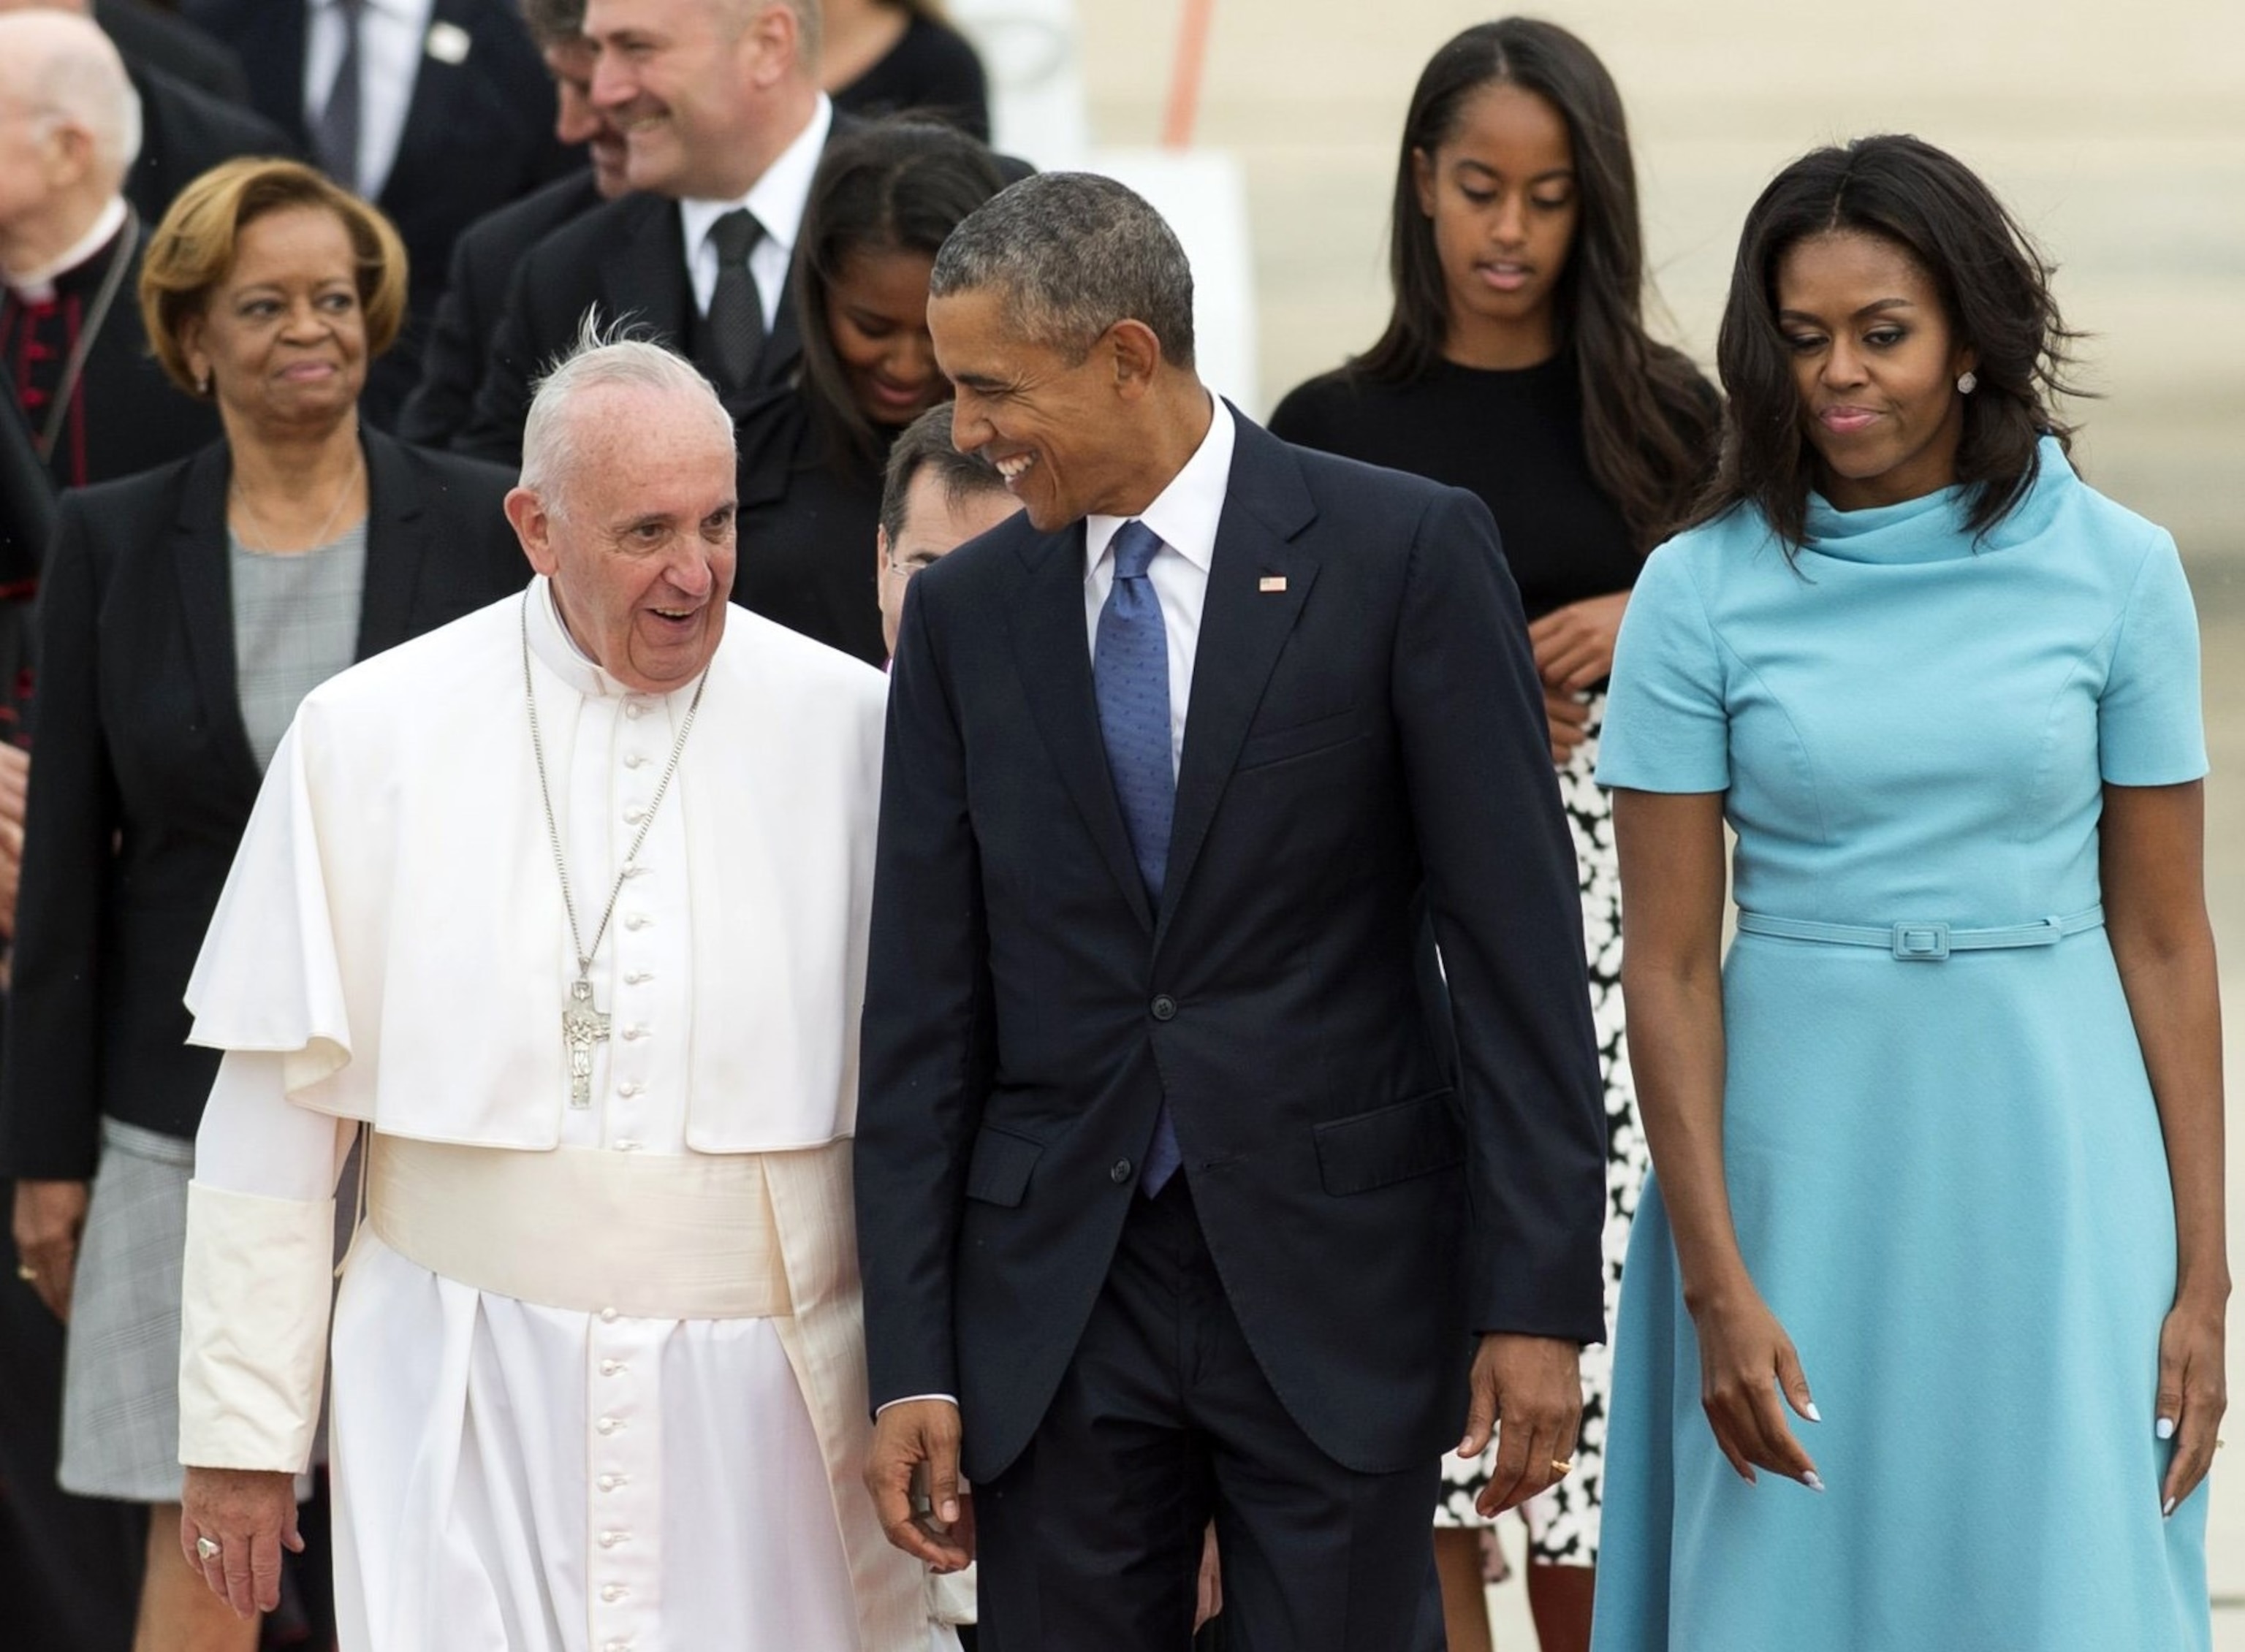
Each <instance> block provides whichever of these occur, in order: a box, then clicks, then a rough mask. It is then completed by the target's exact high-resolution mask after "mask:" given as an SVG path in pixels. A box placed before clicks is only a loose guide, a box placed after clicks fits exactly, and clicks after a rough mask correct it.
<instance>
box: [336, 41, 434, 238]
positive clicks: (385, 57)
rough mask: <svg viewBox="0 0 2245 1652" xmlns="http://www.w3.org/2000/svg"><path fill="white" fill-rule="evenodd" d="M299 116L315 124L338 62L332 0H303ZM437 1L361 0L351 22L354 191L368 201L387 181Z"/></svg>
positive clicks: (340, 48)
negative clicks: (355, 79) (354, 34)
mask: <svg viewBox="0 0 2245 1652" xmlns="http://www.w3.org/2000/svg"><path fill="white" fill-rule="evenodd" d="M306 4H307V6H308V7H309V10H310V16H309V17H308V18H307V19H306V27H305V32H304V116H305V122H306V124H307V125H316V124H317V123H316V119H315V117H316V115H317V113H318V112H319V111H321V110H322V109H324V108H326V107H327V106H328V92H329V90H330V89H331V88H332V87H333V86H334V85H335V79H336V70H338V69H340V68H341V67H342V66H343V8H342V7H341V6H339V5H337V4H336V0H306ZM436 5H437V0H366V9H365V10H364V11H363V12H362V13H360V15H359V22H358V69H359V104H358V169H359V179H358V193H360V194H362V195H363V196H365V197H366V199H367V200H374V199H376V197H377V196H379V195H380V194H381V193H382V191H383V186H384V185H385V184H387V183H388V182H389V181H390V167H391V166H393V165H395V164H396V162H397V146H398V145H399V144H400V143H401V142H403V141H404V137H405V116H406V112H408V111H409V110H410V109H411V108H412V106H413V83H414V81H415V80H416V79H417V78H419V76H420V73H421V57H422V53H423V51H424V49H425V43H426V41H427V39H428V37H429V32H430V30H429V23H430V18H431V16H432V15H433V14H434V13H435V11H436Z"/></svg>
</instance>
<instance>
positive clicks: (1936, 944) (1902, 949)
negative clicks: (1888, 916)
mask: <svg viewBox="0 0 2245 1652" xmlns="http://www.w3.org/2000/svg"><path fill="white" fill-rule="evenodd" d="M1894 955H1895V956H1896V958H1900V959H1902V962H1904V963H1905V964H1938V963H1940V962H1941V961H1942V960H1943V958H1947V957H1948V956H1949V925H1948V924H1896V925H1895V926H1894Z"/></svg>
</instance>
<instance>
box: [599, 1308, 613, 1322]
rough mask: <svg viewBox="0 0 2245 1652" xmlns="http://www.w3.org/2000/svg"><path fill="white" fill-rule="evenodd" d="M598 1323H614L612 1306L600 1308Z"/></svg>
mask: <svg viewBox="0 0 2245 1652" xmlns="http://www.w3.org/2000/svg"><path fill="white" fill-rule="evenodd" d="M600 1323H601V1324H604V1325H613V1324H615V1323H616V1310H614V1309H613V1308H603V1309H601V1310H600Z"/></svg>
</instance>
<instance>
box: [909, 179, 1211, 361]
mask: <svg viewBox="0 0 2245 1652" xmlns="http://www.w3.org/2000/svg"><path fill="white" fill-rule="evenodd" d="M983 288H993V289H994V290H996V291H997V292H998V293H999V294H1000V295H1002V297H1003V298H1004V300H1005V303H1006V308H1007V316H1008V319H1009V320H1010V321H1011V322H1012V323H1013V324H1014V326H1015V327H1016V328H1018V329H1020V331H1021V333H1022V334H1024V335H1026V336H1028V338H1029V339H1030V340H1032V341H1033V342H1036V343H1040V344H1045V345H1050V346H1052V347H1054V348H1055V349H1061V350H1065V351H1068V352H1069V353H1071V354H1072V355H1075V358H1076V359H1077V360H1079V361H1080V360H1082V357H1083V355H1084V353H1085V352H1086V351H1088V350H1089V349H1091V347H1092V345H1093V344H1094V343H1095V342H1097V341H1098V339H1099V336H1100V335H1102V333H1104V332H1106V331H1107V329H1108V328H1110V327H1112V326H1114V325H1115V323H1116V322H1121V321H1136V322H1143V323H1144V324H1145V325H1146V326H1147V327H1149V328H1151V329H1152V330H1153V334H1154V336H1155V337H1156V338H1157V339H1159V340H1160V341H1161V343H1162V354H1163V355H1164V356H1166V357H1167V358H1168V359H1169V360H1170V361H1171V362H1175V363H1177V365H1178V366H1179V367H1190V366H1191V365H1192V361H1193V308H1192V306H1193V281H1192V266H1191V264H1190V263H1189V262H1188V261H1186V259H1185V249H1184V247H1181V246H1179V245H1178V244H1177V234H1176V233H1175V232H1174V231H1172V230H1171V229H1170V227H1169V225H1168V224H1167V223H1166V222H1164V221H1163V218H1162V215H1161V214H1160V213H1157V212H1156V211H1155V210H1154V209H1153V207H1150V206H1149V205H1148V204H1147V203H1146V201H1145V200H1144V199H1143V197H1141V196H1140V195H1138V194H1136V193H1134V192H1133V191H1131V190H1129V189H1126V188H1124V187H1123V186H1122V185H1121V184H1118V183H1116V181H1115V180H1114V179H1111V178H1102V177H1099V176H1097V175H1096V174H1095V173H1042V174H1041V175H1039V176H1037V177H1034V178H1025V179H1022V180H1021V182H1020V183H1018V184H1015V185H1014V186H1013V187H1011V188H1010V189H1007V190H1006V191H1004V192H1003V193H1000V194H999V195H996V196H994V197H993V198H992V199H991V200H989V201H988V202H987V203H986V204H985V205H983V206H982V207H979V208H977V209H976V210H975V211H974V212H973V213H972V214H970V215H969V216H968V217H967V220H966V221H965V222H963V223H961V224H960V226H959V227H958V228H957V229H955V230H953V231H952V232H951V238H950V239H949V240H946V241H945V242H944V243H943V248H942V250H941V251H940V252H939V253H937V254H936V255H935V273H934V274H933V276H932V277H931V278H930V280H929V282H928V292H929V294H930V295H931V296H933V297H936V298H948V297H950V296H951V295H953V294H954V293H964V292H975V291H980V290H981V289H983Z"/></svg>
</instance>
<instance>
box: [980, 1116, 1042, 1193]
mask: <svg viewBox="0 0 2245 1652" xmlns="http://www.w3.org/2000/svg"><path fill="white" fill-rule="evenodd" d="M1044 1150H1045V1144H1044V1143H1043V1142H1041V1141H1031V1140H1030V1139H1029V1138H1028V1137H1027V1136H1024V1135H1015V1134H1014V1133H1013V1132H1012V1131H1011V1130H1000V1129H999V1128H998V1127H996V1126H995V1125H989V1124H986V1125H984V1126H983V1127H982V1128H981V1129H980V1132H978V1133H977V1134H976V1135H975V1137H974V1154H973V1157H972V1158H971V1159H969V1160H968V1161H967V1197H968V1198H970V1199H980V1201H982V1202H983V1203H985V1204H994V1205H1017V1204H1019V1203H1021V1195H1024V1194H1026V1193H1027V1192H1028V1190H1029V1172H1030V1171H1032V1170H1034V1169H1035V1168H1036V1165H1037V1157H1038V1155H1039V1154H1041V1153H1043V1152H1044Z"/></svg>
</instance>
